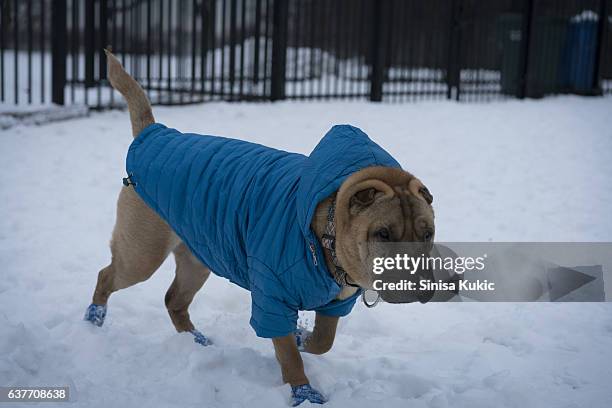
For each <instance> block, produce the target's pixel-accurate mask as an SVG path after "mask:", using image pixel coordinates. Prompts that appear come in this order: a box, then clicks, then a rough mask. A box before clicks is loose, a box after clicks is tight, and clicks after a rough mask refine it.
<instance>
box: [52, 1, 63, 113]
mask: <svg viewBox="0 0 612 408" xmlns="http://www.w3.org/2000/svg"><path fill="white" fill-rule="evenodd" d="M51 33H53V35H52V36H51V83H52V89H51V102H53V103H55V104H57V105H63V104H64V88H65V87H66V0H56V1H54V2H53V6H52V7H51Z"/></svg>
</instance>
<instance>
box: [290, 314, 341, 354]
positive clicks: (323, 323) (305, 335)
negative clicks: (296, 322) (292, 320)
mask: <svg viewBox="0 0 612 408" xmlns="http://www.w3.org/2000/svg"><path fill="white" fill-rule="evenodd" d="M338 320H340V318H339V317H336V316H325V315H323V314H321V313H317V315H316V317H315V327H314V330H313V331H312V332H310V331H308V330H306V329H303V328H299V329H298V330H297V332H296V334H295V336H296V341H297V344H298V349H299V350H300V351H305V352H306V353H311V354H325V353H327V352H328V351H329V350H331V348H332V346H333V345H334V339H335V338H336V328H337V327H338Z"/></svg>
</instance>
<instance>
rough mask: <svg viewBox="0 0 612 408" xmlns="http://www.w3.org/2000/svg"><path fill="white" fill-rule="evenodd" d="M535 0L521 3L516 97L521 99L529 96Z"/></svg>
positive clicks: (526, 0)
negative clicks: (521, 13) (518, 83)
mask: <svg viewBox="0 0 612 408" xmlns="http://www.w3.org/2000/svg"><path fill="white" fill-rule="evenodd" d="M534 4H535V0H525V2H524V5H523V24H522V27H521V53H520V56H519V75H520V77H519V81H520V86H519V87H518V95H516V96H517V97H518V98H520V99H523V98H525V97H526V96H531V88H530V86H531V81H530V74H529V53H530V45H531V33H532V25H533V14H534V13H533V11H534Z"/></svg>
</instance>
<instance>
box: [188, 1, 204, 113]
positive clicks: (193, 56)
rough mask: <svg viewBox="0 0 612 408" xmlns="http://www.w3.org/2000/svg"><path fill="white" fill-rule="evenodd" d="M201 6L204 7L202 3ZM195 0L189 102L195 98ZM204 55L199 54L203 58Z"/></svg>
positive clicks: (194, 4) (193, 5)
mask: <svg viewBox="0 0 612 408" xmlns="http://www.w3.org/2000/svg"><path fill="white" fill-rule="evenodd" d="M202 7H204V6H203V5H202ZM196 8H197V4H196V0H193V1H192V2H191V84H190V85H191V87H190V90H189V97H190V102H193V101H194V99H195V86H196V38H197V37H196V19H197V13H196ZM203 57H204V56H200V58H203Z"/></svg>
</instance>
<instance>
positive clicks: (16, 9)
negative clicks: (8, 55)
mask: <svg viewBox="0 0 612 408" xmlns="http://www.w3.org/2000/svg"><path fill="white" fill-rule="evenodd" d="M13 18H14V19H13V35H14V40H13V41H14V46H13V71H14V75H13V76H14V78H15V84H14V91H15V95H14V100H15V105H17V104H19V2H18V1H17V0H15V1H14V2H13Z"/></svg>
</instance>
